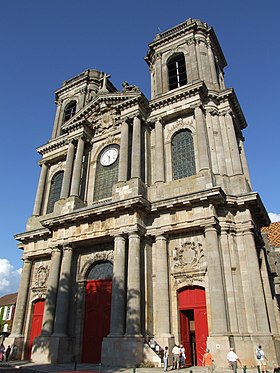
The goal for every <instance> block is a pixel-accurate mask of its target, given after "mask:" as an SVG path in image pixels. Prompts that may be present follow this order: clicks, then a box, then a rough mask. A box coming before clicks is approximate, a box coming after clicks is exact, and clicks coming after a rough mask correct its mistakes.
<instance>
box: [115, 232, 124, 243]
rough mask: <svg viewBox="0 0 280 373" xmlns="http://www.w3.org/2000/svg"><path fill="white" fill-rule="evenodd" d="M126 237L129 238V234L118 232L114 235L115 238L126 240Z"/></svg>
mask: <svg viewBox="0 0 280 373" xmlns="http://www.w3.org/2000/svg"><path fill="white" fill-rule="evenodd" d="M126 238H127V234H126V233H118V234H115V235H114V240H121V241H125V240H126Z"/></svg>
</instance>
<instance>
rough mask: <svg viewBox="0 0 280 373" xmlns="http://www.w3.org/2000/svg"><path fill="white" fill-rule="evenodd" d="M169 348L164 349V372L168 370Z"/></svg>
mask: <svg viewBox="0 0 280 373" xmlns="http://www.w3.org/2000/svg"><path fill="white" fill-rule="evenodd" d="M168 355H169V354H168V347H167V346H166V347H165V348H164V352H163V370H164V372H167V369H168Z"/></svg>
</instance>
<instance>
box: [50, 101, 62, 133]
mask: <svg viewBox="0 0 280 373" xmlns="http://www.w3.org/2000/svg"><path fill="white" fill-rule="evenodd" d="M56 105H57V106H56V114H55V119H54V126H53V131H52V139H53V138H54V137H57V136H59V135H60V131H61V126H62V124H63V123H59V122H60V117H61V115H60V114H61V113H62V116H63V110H62V109H61V101H60V100H59V101H58V102H57V101H56Z"/></svg>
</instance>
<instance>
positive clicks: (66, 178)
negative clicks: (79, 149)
mask: <svg viewBox="0 0 280 373" xmlns="http://www.w3.org/2000/svg"><path fill="white" fill-rule="evenodd" d="M74 155H75V145H74V143H73V141H70V143H69V145H68V151H67V157H66V163H65V171H64V175H63V182H62V187H61V195H60V198H67V197H69V190H70V184H71V176H72V169H73V162H74Z"/></svg>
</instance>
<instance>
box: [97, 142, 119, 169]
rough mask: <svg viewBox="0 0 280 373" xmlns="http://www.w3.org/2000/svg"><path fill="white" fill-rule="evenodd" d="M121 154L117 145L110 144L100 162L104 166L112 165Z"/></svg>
mask: <svg viewBox="0 0 280 373" xmlns="http://www.w3.org/2000/svg"><path fill="white" fill-rule="evenodd" d="M118 155H119V150H118V148H117V147H115V146H110V147H109V148H107V149H105V150H104V151H103V153H102V154H101V157H100V163H101V164H102V166H110V165H111V164H113V163H114V162H115V161H116V160H117V158H118Z"/></svg>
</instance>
